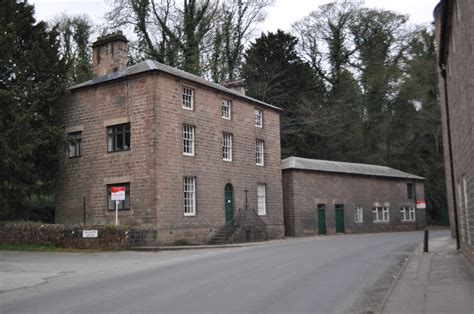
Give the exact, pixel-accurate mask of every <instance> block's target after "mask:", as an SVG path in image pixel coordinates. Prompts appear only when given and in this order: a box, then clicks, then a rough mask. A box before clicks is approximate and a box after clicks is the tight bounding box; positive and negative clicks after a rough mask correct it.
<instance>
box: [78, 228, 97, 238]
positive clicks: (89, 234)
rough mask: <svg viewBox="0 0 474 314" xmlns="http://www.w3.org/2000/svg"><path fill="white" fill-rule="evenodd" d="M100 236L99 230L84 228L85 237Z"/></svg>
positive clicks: (83, 235)
mask: <svg viewBox="0 0 474 314" xmlns="http://www.w3.org/2000/svg"><path fill="white" fill-rule="evenodd" d="M98 236H99V232H98V231H97V230H82V237H83V238H97V237H98Z"/></svg>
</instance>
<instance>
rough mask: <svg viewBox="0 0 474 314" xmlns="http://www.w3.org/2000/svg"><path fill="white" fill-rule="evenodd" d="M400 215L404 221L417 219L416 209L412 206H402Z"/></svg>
mask: <svg viewBox="0 0 474 314" xmlns="http://www.w3.org/2000/svg"><path fill="white" fill-rule="evenodd" d="M400 216H401V220H402V221H403V222H409V221H416V210H415V207H412V206H402V208H401V209H400Z"/></svg>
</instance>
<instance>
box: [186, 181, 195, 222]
mask: <svg viewBox="0 0 474 314" xmlns="http://www.w3.org/2000/svg"><path fill="white" fill-rule="evenodd" d="M183 209H184V216H196V177H184V179H183Z"/></svg>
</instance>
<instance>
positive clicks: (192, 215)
mask: <svg viewBox="0 0 474 314" xmlns="http://www.w3.org/2000/svg"><path fill="white" fill-rule="evenodd" d="M184 217H196V214H184Z"/></svg>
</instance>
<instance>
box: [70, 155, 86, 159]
mask: <svg viewBox="0 0 474 314" xmlns="http://www.w3.org/2000/svg"><path fill="white" fill-rule="evenodd" d="M81 157H82V155H79V156H68V157H67V159H78V158H81Z"/></svg>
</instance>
